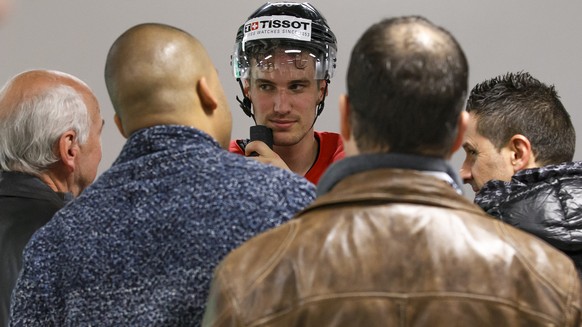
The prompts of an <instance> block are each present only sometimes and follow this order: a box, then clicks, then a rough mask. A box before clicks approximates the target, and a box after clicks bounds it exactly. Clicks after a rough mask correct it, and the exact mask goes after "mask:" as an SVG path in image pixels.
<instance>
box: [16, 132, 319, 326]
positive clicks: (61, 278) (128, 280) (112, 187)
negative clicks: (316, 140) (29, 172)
mask: <svg viewBox="0 0 582 327" xmlns="http://www.w3.org/2000/svg"><path fill="white" fill-rule="evenodd" d="M313 198H314V186H313V184H311V183H309V182H307V181H306V180H305V179H303V178H301V177H300V176H297V175H295V174H293V173H291V172H288V171H284V170H281V169H278V168H275V167H272V166H268V165H264V164H261V163H258V162H256V161H253V160H252V159H248V158H245V157H242V156H239V155H235V154H232V153H229V152H227V151H224V150H222V149H221V148H220V147H219V145H218V144H217V143H216V142H215V141H214V140H213V139H212V138H211V137H209V136H208V135H206V134H204V133H202V132H200V131H198V130H196V129H193V128H189V127H183V126H157V127H152V128H147V129H143V130H140V131H138V132H136V133H134V134H133V135H132V136H131V137H130V139H129V140H128V141H127V143H126V145H125V146H124V148H123V150H122V152H121V154H120V156H119V158H118V159H117V160H116V161H115V163H114V164H113V166H112V167H111V168H110V169H109V170H107V171H106V172H105V173H103V174H102V175H101V176H100V177H99V178H98V179H97V180H96V181H95V183H94V184H93V185H92V186H90V187H89V188H88V189H86V190H85V192H83V194H82V195H81V196H80V197H79V198H77V199H76V200H75V201H73V202H72V203H70V204H69V205H67V206H66V207H65V208H64V209H62V210H61V211H60V212H59V213H58V214H57V215H55V216H54V218H53V219H52V220H51V221H50V222H49V223H48V224H47V225H45V227H43V228H42V229H41V230H39V232H38V233H37V234H35V236H34V237H33V238H32V239H31V242H30V243H29V244H28V246H27V248H26V249H25V253H24V263H23V266H24V267H23V272H22V274H21V277H20V279H19V281H18V283H17V285H16V288H15V291H14V293H13V301H12V307H11V311H12V312H11V325H12V326H61V325H64V326H198V325H199V324H200V322H201V319H202V314H203V312H204V306H205V301H206V297H207V294H208V289H209V286H210V285H209V283H210V280H211V277H212V272H213V269H214V267H215V265H216V264H217V263H218V262H219V261H220V259H221V258H222V257H223V256H225V255H226V254H227V253H228V252H229V251H230V250H231V249H233V248H235V247H237V246H238V245H240V244H241V243H242V242H243V241H245V240H247V239H248V238H250V237H251V236H253V235H256V234H257V233H259V232H261V231H264V230H266V229H269V228H272V227H274V226H277V225H279V224H281V223H282V222H284V221H286V220H288V219H289V218H291V217H292V215H293V214H294V213H295V212H297V211H298V210H300V209H302V208H303V207H305V206H306V205H307V204H308V203H310V202H311V201H312V200H313Z"/></svg>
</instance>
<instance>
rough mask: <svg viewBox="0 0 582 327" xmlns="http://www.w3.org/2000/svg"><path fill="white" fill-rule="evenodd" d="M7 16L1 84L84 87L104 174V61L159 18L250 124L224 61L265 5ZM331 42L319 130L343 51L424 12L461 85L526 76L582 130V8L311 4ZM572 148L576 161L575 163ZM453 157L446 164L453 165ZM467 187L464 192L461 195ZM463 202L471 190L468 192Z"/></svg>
mask: <svg viewBox="0 0 582 327" xmlns="http://www.w3.org/2000/svg"><path fill="white" fill-rule="evenodd" d="M15 1H16V8H15V11H13V12H12V14H11V15H10V16H9V18H8V19H7V20H6V21H5V22H4V24H3V26H2V27H1V28H0V83H2V84H3V83H4V82H5V81H6V80H7V79H9V78H10V77H11V76H13V75H15V74H17V73H19V72H21V71H23V70H28V69H33V68H47V69H56V70H62V71H65V72H68V73H71V74H73V75H76V76H78V77H79V78H81V79H83V80H84V81H86V82H87V83H88V84H89V85H90V86H91V87H92V88H93V90H94V91H95V93H96V95H97V98H98V99H99V101H100V102H101V110H102V114H103V116H104V118H105V120H106V123H105V129H104V131H103V138H102V140H103V161H102V162H101V165H100V168H99V171H100V172H102V171H104V170H105V169H107V168H108V167H109V166H110V165H111V164H112V162H113V160H114V159H115V158H116V157H117V155H118V153H119V151H120V149H121V147H122V145H123V143H124V139H123V138H122V137H121V136H120V134H119V133H118V132H117V129H116V128H115V126H114V123H113V118H112V117H113V109H112V107H111V104H110V102H109V99H108V96H107V91H106V89H105V84H104V80H103V67H104V63H105V56H106V54H107V51H108V50H109V47H110V46H111V44H112V42H113V41H114V40H115V39H116V38H117V37H118V36H119V35H120V34H121V33H122V32H124V31H125V30H126V29H128V28H129V27H131V26H133V25H135V24H139V23H143V22H160V23H166V24H170V25H174V26H176V27H179V28H182V29H184V30H186V31H188V32H190V33H192V34H193V35H194V36H196V37H197V38H199V39H200V40H201V41H202V42H203V43H204V44H205V45H206V47H207V49H208V51H209V53H210V55H211V57H212V58H213V60H214V63H215V64H216V66H217V68H218V70H219V74H220V76H221V78H222V81H223V85H224V88H225V91H226V93H227V95H228V97H229V100H230V105H231V108H232V111H233V119H234V123H233V137H237V138H239V137H244V136H246V135H247V134H248V127H249V126H250V125H251V119H250V118H248V117H246V116H245V115H244V114H243V113H242V112H241V110H240V109H239V108H238V105H237V103H236V101H235V99H234V97H235V95H237V94H239V92H240V91H239V89H238V85H237V84H236V83H235V81H234V79H233V78H232V77H231V75H230V67H229V58H230V53H231V51H232V48H233V41H234V36H235V32H236V30H237V28H238V27H239V26H240V25H241V24H242V23H243V22H244V21H245V19H246V17H248V15H249V14H251V13H252V12H253V11H254V10H255V9H256V8H258V7H259V6H260V5H261V4H263V3H264V2H265V1H264V0H218V1H204V2H202V1H194V0H190V1H185V0H166V1H160V0H99V1H86V0H44V1H41V0H15ZM312 3H313V4H314V5H315V6H316V7H317V8H318V9H319V10H320V11H321V12H323V14H324V15H325V16H326V18H327V20H328V23H329V24H330V26H331V27H332V29H333V30H334V32H335V34H336V36H337V37H338V40H339V52H338V69H337V71H336V76H335V77H334V79H333V80H332V84H331V86H330V92H329V98H328V100H327V102H326V109H325V111H324V113H323V115H322V117H321V118H320V119H319V121H318V122H317V124H316V128H317V129H319V130H330V131H337V130H338V113H337V105H338V96H339V95H340V94H341V93H342V92H344V91H345V73H346V65H347V62H348V59H349V54H350V50H351V47H352V46H353V45H354V43H355V42H356V40H357V38H358V37H359V36H360V34H361V33H362V32H363V31H364V30H365V29H366V28H367V27H368V26H369V25H370V24H372V23H374V22H376V21H378V20H380V19H382V18H385V17H390V16H395V15H410V14H415V15H423V16H425V17H427V18H428V19H430V20H432V21H433V22H435V23H437V24H439V25H441V26H443V27H445V28H446V29H448V30H449V31H451V32H452V33H453V35H455V36H456V37H457V39H458V40H459V42H460V43H461V45H462V46H463V47H464V49H465V52H466V55H467V57H468V59H469V64H470V67H471V71H470V84H471V86H472V85H474V84H475V83H478V82H480V81H482V80H483V79H486V78H489V77H492V76H495V75H499V74H502V73H505V72H508V71H519V70H524V71H529V72H531V73H532V74H533V75H534V76H536V77H538V78H539V79H541V80H542V81H545V82H547V83H551V84H555V85H556V88H557V90H558V92H559V93H560V94H561V96H562V100H563V102H564V105H565V106H566V108H567V109H568V110H569V112H570V114H571V115H572V118H573V121H574V124H575V127H576V129H577V130H578V131H579V133H581V134H582V126H581V124H582V119H581V118H582V117H581V115H582V111H581V110H580V106H581V104H582V96H581V95H580V94H581V91H579V90H578V87H580V83H579V80H578V79H579V76H580V75H581V72H582V64H581V63H580V60H581V58H580V53H581V52H582V51H580V50H582V45H581V43H580V41H579V34H578V33H579V32H580V31H581V30H582V21H581V20H580V19H579V14H580V12H582V2H579V1H568V2H566V1H559V2H550V1H542V0H514V1H507V0H503V1H502V0H489V1H479V2H477V1H469V0H450V1H446V2H445V1H434V0H407V1H386V0H358V1H349V2H348V1H338V0H313V1H312ZM580 146H581V145H580V142H579V145H578V147H577V150H578V151H577V155H576V157H575V159H576V160H580V151H579V150H580ZM462 159H463V154H462V151H461V152H459V153H457V154H456V155H455V156H454V158H453V165H454V166H455V168H459V167H460V164H461V162H462ZM467 190H468V189H467ZM467 196H468V197H472V192H470V191H468V193H467Z"/></svg>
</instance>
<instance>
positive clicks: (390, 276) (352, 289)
mask: <svg viewBox="0 0 582 327" xmlns="http://www.w3.org/2000/svg"><path fill="white" fill-rule="evenodd" d="M204 325H205V326H496V327H498V326H528V327H532V326H579V325H580V282H579V279H578V276H577V274H576V270H575V269H574V265H573V264H572V262H571V261H570V259H568V258H567V257H566V256H565V255H563V254H562V253H560V252H559V251H558V250H555V249H554V248H552V247H551V246H550V245H548V244H546V243H545V242H543V241H540V240H539V239H537V238H535V237H533V236H530V235H529V234H527V233H525V232H523V231H521V230H518V229H515V228H513V227H511V226H509V225H507V224H505V223H503V222H501V221H498V220H496V219H493V218H491V217H490V216H487V215H485V214H484V213H483V212H482V211H481V209H479V208H478V207H477V206H475V205H473V204H472V203H470V202H469V201H468V200H466V199H465V198H463V197H462V196H460V195H458V194H457V193H456V192H455V191H454V190H453V189H452V188H451V187H450V186H449V185H447V184H446V183H444V182H443V181H442V180H439V179H437V178H434V177H432V176H428V175H426V174H423V173H420V172H415V171H412V170H402V169H376V170H372V171H367V172H363V173H358V174H355V175H352V176H349V177H347V178H345V179H343V180H342V181H340V182H339V183H338V184H337V185H336V186H335V187H334V188H333V189H332V190H331V191H330V192H329V193H327V194H325V195H324V196H322V197H319V198H318V199H317V200H316V201H315V202H314V203H313V204H312V205H311V206H309V207H308V208H307V209H305V210H304V211H303V212H301V213H300V214H299V215H298V217H297V219H294V220H293V221H291V222H289V223H286V224H285V225H283V226H280V227H279V228H277V229H275V230H271V231H269V232H267V233H265V234H262V235H260V236H258V237H255V238H253V239H252V240H251V241H249V242H247V243H246V244H244V245H243V246H241V247H240V248H238V249H237V250H235V251H234V252H232V253H231V254H230V255H229V256H228V257H227V258H226V259H225V260H224V261H223V262H222V263H221V265H220V266H219V267H218V268H217V270H216V272H215V280H214V282H213V286H212V289H211V294H210V298H209V301H208V304H207V311H206V316H205V319H204Z"/></svg>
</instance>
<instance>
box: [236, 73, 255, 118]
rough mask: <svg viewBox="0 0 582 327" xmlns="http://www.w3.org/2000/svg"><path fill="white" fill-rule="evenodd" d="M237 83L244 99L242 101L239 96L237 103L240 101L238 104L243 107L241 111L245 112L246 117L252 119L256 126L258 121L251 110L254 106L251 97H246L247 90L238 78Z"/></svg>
mask: <svg viewBox="0 0 582 327" xmlns="http://www.w3.org/2000/svg"><path fill="white" fill-rule="evenodd" d="M236 81H237V82H238V85H239V86H240V90H241V92H242V94H243V99H242V100H241V99H240V98H239V97H238V95H237V96H236V101H238V104H239V106H240V107H241V109H242V110H243V112H244V113H245V115H247V116H249V117H251V118H252V119H253V121H254V122H255V125H256V124H257V120H256V119H255V115H253V110H252V109H251V106H252V105H253V103H252V102H251V99H249V97H247V96H246V95H245V88H244V87H243V84H242V81H241V79H240V78H237V79H236Z"/></svg>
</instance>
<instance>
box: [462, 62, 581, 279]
mask: <svg viewBox="0 0 582 327" xmlns="http://www.w3.org/2000/svg"><path fill="white" fill-rule="evenodd" d="M466 110H467V112H468V113H469V125H468V128H467V132H466V134H465V140H464V143H463V148H464V149H465V152H466V158H465V161H464V163H463V166H462V168H461V177H462V178H463V180H464V181H465V183H469V184H471V186H472V187H473V190H474V191H475V192H477V193H476V196H475V203H477V204H478V205H479V206H481V208H483V210H485V211H486V212H487V213H489V214H491V215H493V216H495V217H498V218H499V219H501V220H503V221H505V222H507V223H509V224H511V225H514V226H517V227H519V228H521V229H523V230H526V231H528V232H530V233H533V234H535V235H537V236H539V237H541V238H542V239H544V240H546V241H548V242H549V243H550V244H552V245H554V246H556V247H557V248H559V249H560V250H562V251H563V252H565V253H566V254H567V255H568V256H570V257H571V258H572V259H573V260H574V263H575V264H576V267H577V269H578V271H579V272H580V274H581V275H582V209H581V208H582V193H581V191H580V190H581V189H582V163H580V162H571V160H572V158H573V156H574V149H575V142H576V134H575V132H574V127H573V126H572V122H571V120H570V115H568V112H567V111H566V109H565V108H564V106H563V105H562V102H561V101H560V98H559V97H558V94H557V92H556V90H555V88H554V86H548V85H546V84H544V83H542V82H540V81H539V80H538V79H536V78H534V77H532V76H531V75H530V74H529V73H525V72H519V73H508V74H505V75H502V76H498V77H495V78H492V79H489V80H486V81H484V82H482V83H479V84H477V85H476V86H475V87H474V88H473V90H472V91H471V94H470V96H469V99H468V101H467V109H466Z"/></svg>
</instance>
